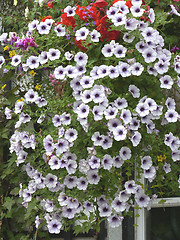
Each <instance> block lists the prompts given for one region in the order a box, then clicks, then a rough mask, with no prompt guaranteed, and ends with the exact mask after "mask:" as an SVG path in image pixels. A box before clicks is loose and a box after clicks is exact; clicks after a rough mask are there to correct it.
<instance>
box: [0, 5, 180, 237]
mask: <svg viewBox="0 0 180 240" xmlns="http://www.w3.org/2000/svg"><path fill="white" fill-rule="evenodd" d="M50 7H51V8H53V4H52V2H51V5H50ZM144 20H146V21H144ZM154 21H155V14H154V11H153V9H151V8H149V7H147V6H146V5H145V3H144V1H141V0H131V1H127V2H126V1H121V0H115V1H113V3H112V6H109V5H108V3H107V2H105V1H104V0H97V1H96V2H95V3H93V4H90V5H89V6H86V7H85V6H79V5H76V6H74V7H72V6H67V7H66V8H65V9H63V10H62V13H61V16H60V20H57V21H55V20H53V18H52V17H51V16H48V17H45V18H43V19H42V21H41V22H39V20H36V19H35V20H33V21H32V22H30V23H29V24H28V32H27V34H26V36H22V37H20V36H17V35H16V34H13V35H11V36H10V37H9V39H7V37H8V34H7V33H4V34H2V35H1V36H0V41H1V43H2V44H4V45H6V46H5V47H4V50H5V52H7V51H9V52H10V50H11V56H10V60H7V59H6V57H4V56H0V67H1V68H3V70H4V74H6V73H7V72H8V71H10V70H11V69H16V73H17V74H18V76H19V75H21V76H30V75H29V74H31V75H33V77H34V79H36V72H40V71H42V73H43V72H45V77H44V78H43V79H44V80H43V82H40V80H39V82H38V85H37V83H36V84H35V83H33V82H31V87H29V88H28V86H26V88H28V89H27V90H26V92H25V94H24V95H23V96H21V98H20V99H18V100H17V101H16V103H15V106H14V108H9V107H6V108H5V115H6V118H7V119H11V118H14V119H17V120H16V124H15V131H14V134H13V135H12V136H11V138H10V153H11V154H12V155H13V156H15V158H16V165H17V166H18V167H19V168H20V167H21V166H23V167H22V172H24V171H26V173H27V175H28V181H27V183H23V182H22V183H21V184H20V187H21V188H20V192H19V196H20V197H22V199H23V203H22V204H23V205H24V206H25V207H26V208H28V206H29V204H30V202H33V201H34V202H35V203H36V210H35V209H33V210H32V211H35V212H36V213H35V214H36V220H35V223H36V228H38V227H39V226H41V225H44V224H45V225H46V226H47V228H48V231H49V232H50V233H56V234H58V233H59V232H60V230H61V229H63V228H64V226H66V227H67V226H69V225H70V224H74V228H75V229H78V227H80V226H82V229H83V228H84V229H86V231H88V230H89V229H90V228H93V227H94V228H96V227H97V223H98V221H99V220H100V219H101V218H103V219H107V220H108V222H109V224H110V226H111V227H118V226H119V225H120V224H121V222H122V220H123V218H124V216H125V215H126V214H127V212H128V211H129V208H130V207H134V206H138V207H140V208H142V207H145V208H149V207H150V204H151V202H152V201H153V199H154V198H156V197H157V196H158V195H154V192H153V191H152V189H151V187H152V188H153V189H155V188H157V189H158V186H160V188H161V187H163V181H164V179H166V178H167V179H168V181H174V180H175V181H174V182H176V183H175V184H176V185H175V186H176V188H178V184H179V183H180V178H179V176H178V175H176V173H177V169H178V160H180V150H179V147H180V140H179V138H178V136H177V131H176V126H177V123H178V121H179V114H178V112H177V109H176V99H174V98H173V96H172V90H173V91H175V90H177V89H178V88H179V87H180V77H179V74H180V57H179V56H175V55H173V54H171V52H170V51H169V50H167V49H165V48H163V47H164V39H163V37H162V36H161V35H160V34H159V32H158V31H157V30H156V29H155V28H153V23H154ZM51 38H52V39H53V40H52V41H51V45H52V47H51V45H48V41H50V40H51ZM46 44H47V45H46ZM12 51H14V52H12ZM9 54H10V53H9ZM47 73H48V75H49V77H47ZM49 79H50V81H49ZM47 81H49V83H48V82H47ZM58 87H59V88H58ZM54 89H55V90H54ZM59 89H60V91H59ZM58 91H59V92H58ZM55 93H57V94H55ZM172 169H173V173H174V174H171V173H172ZM135 175H136V176H135ZM134 176H135V177H134ZM141 176H143V177H144V178H145V180H146V183H147V186H144V185H143V184H142V183H141V181H140V179H141ZM178 178H179V179H178ZM158 191H159V190H158ZM85 227H86V228H85ZM77 231H80V230H77Z"/></svg>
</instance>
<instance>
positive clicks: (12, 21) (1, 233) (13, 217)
mask: <svg viewBox="0 0 180 240" xmlns="http://www.w3.org/2000/svg"><path fill="white" fill-rule="evenodd" d="M47 2H48V1H44V4H43V5H42V6H41V7H40V6H39V4H38V2H37V1H35V0H1V1H0V16H1V17H0V20H1V21H0V22H1V23H2V24H0V34H2V33H3V32H21V31H25V30H27V24H28V22H30V21H32V20H33V19H34V18H36V19H39V20H41V19H42V18H43V17H45V16H47V15H51V16H53V18H58V16H59V12H60V10H61V9H63V8H64V7H65V6H67V5H68V4H72V5H73V4H75V3H77V2H78V4H79V5H87V3H91V2H92V1H88V0H84V1H83V0H82V1H75V0H74V1H68V0H59V1H56V2H55V4H54V7H53V8H49V7H48V6H47ZM107 2H108V3H111V2H112V1H110V0H107ZM146 3H148V4H149V5H150V6H151V7H153V8H154V10H155V13H156V18H157V25H156V27H157V29H158V30H159V31H160V33H161V35H162V36H163V37H164V39H165V44H166V45H165V47H166V48H167V49H169V50H171V49H172V48H173V47H175V46H176V47H179V48H180V45H179V42H180V21H179V17H178V16H176V15H174V14H169V13H170V12H171V8H170V6H169V5H170V4H174V5H176V6H177V9H178V5H180V3H179V2H177V1H173V0H172V1H171V0H160V1H156V0H147V1H146ZM27 11H29V14H28V16H25V12H27ZM2 53H3V48H2V47H0V55H2ZM0 70H1V69H0ZM13 74H14V73H13V72H9V73H8V74H5V75H3V73H2V72H0V212H1V214H0V239H4V240H26V239H27V240H30V239H36V238H35V235H36V233H35V228H34V227H32V226H34V218H35V214H36V213H35V211H34V216H32V218H29V216H30V214H32V213H33V211H32V212H30V211H29V212H28V211H26V209H25V208H24V207H23V206H22V205H21V204H20V202H21V200H20V199H19V196H18V195H19V185H18V183H19V182H21V181H20V180H21V178H22V174H21V173H20V171H19V169H18V168H17V167H16V164H15V159H14V158H13V157H11V158H9V156H8V154H9V150H8V149H9V147H8V139H9V138H10V136H11V133H12V129H13V125H14V120H10V121H7V120H6V119H5V116H4V115H3V111H4V109H5V107H6V106H13V105H14V103H15V101H16V99H17V97H16V96H15V95H14V91H15V89H11V84H10V83H11V79H12V78H13ZM5 84H6V86H5ZM35 207H36V206H34V205H33V206H31V210H32V209H35ZM38 239H39V240H40V239H46V240H48V239H50V238H49V235H48V234H47V233H46V232H40V231H38Z"/></svg>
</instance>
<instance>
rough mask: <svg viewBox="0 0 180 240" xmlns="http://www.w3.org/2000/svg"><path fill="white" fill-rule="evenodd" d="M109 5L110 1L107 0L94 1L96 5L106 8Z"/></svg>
mask: <svg viewBox="0 0 180 240" xmlns="http://www.w3.org/2000/svg"><path fill="white" fill-rule="evenodd" d="M107 5H108V3H107V2H106V1H104V0H97V1H96V2H95V3H94V6H95V7H97V8H104V7H105V6H107Z"/></svg>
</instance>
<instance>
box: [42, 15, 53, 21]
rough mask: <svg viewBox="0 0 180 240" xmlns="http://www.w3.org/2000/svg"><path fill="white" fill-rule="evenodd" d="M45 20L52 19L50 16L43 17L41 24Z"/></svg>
mask: <svg viewBox="0 0 180 240" xmlns="http://www.w3.org/2000/svg"><path fill="white" fill-rule="evenodd" d="M46 19H52V16H47V17H44V18H43V19H42V20H41V22H45V21H46Z"/></svg>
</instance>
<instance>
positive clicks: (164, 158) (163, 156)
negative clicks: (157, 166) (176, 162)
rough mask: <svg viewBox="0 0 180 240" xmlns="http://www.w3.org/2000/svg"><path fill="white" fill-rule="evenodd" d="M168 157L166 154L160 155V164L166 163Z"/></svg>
mask: <svg viewBox="0 0 180 240" xmlns="http://www.w3.org/2000/svg"><path fill="white" fill-rule="evenodd" d="M166 158H167V157H166V155H165V154H163V155H160V156H157V159H158V162H163V161H165V160H166Z"/></svg>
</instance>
